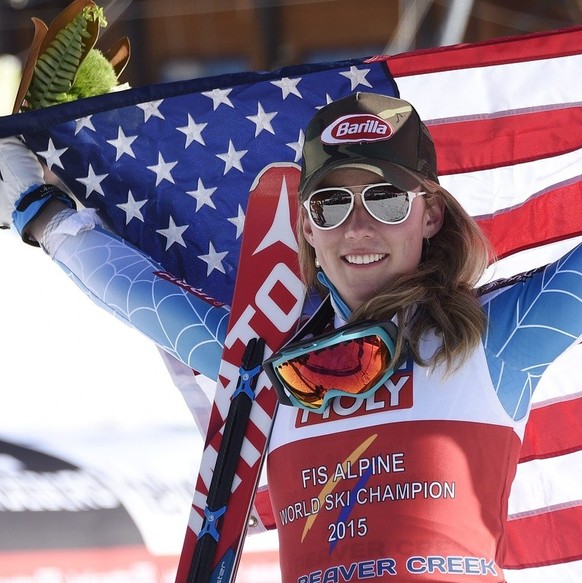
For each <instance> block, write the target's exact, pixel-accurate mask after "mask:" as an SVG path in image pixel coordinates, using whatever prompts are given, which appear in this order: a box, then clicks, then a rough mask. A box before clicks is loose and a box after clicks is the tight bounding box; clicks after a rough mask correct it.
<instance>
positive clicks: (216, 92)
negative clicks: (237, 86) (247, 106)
mask: <svg viewBox="0 0 582 583" xmlns="http://www.w3.org/2000/svg"><path fill="white" fill-rule="evenodd" d="M231 91H232V89H213V90H212V91H203V92H202V95H204V96H205V97H208V98H209V99H212V108H213V109H214V111H216V110H217V109H218V106H219V105H220V104H221V103H224V105H228V106H229V107H232V108H233V109H234V105H233V104H232V101H231V100H230V99H229V98H228V95H229V93H230V92H231Z"/></svg>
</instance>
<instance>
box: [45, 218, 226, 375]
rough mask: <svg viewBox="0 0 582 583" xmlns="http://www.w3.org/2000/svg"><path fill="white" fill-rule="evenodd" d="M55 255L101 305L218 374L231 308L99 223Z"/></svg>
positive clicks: (160, 343) (177, 354)
mask: <svg viewBox="0 0 582 583" xmlns="http://www.w3.org/2000/svg"><path fill="white" fill-rule="evenodd" d="M53 259H54V260H55V261H56V262H57V263H58V264H59V265H60V266H61V267H62V268H63V269H64V270H65V271H66V272H67V274H68V275H69V277H70V278H71V279H72V280H73V281H75V283H76V284H77V285H78V286H79V287H80V288H81V289H82V290H83V291H84V292H85V293H86V294H87V295H88V296H89V297H90V298H91V299H92V300H93V301H94V302H95V303H96V304H98V305H99V306H101V307H103V308H105V309H106V310H107V311H109V312H111V313H113V314H114V315H115V316H116V317H117V318H119V319H120V320H122V321H124V322H125V323H127V324H129V325H130V326H133V327H135V328H137V329H138V330H139V331H140V332H142V333H143V334H145V335H146V336H148V337H149V338H151V339H152V340H153V341H154V342H155V343H156V344H157V345H158V346H159V347H160V348H161V349H162V350H164V351H165V352H167V353H168V354H170V355H171V356H173V357H174V358H176V359H178V360H179V361H181V362H182V363H184V364H186V365H187V366H188V367H190V368H192V369H195V370H196V371H197V372H200V373H202V374H204V375H205V376H207V377H209V378H211V379H215V378H217V375H218V368H219V365H220V360H221V356H222V348H223V345H224V338H225V336H226V326H227V323H228V316H229V311H230V310H229V308H228V306H224V305H221V304H219V303H217V302H214V301H212V300H211V298H207V297H203V296H202V295H201V294H200V293H198V292H197V290H195V289H193V288H192V287H191V286H188V285H186V284H185V283H184V282H181V281H177V280H176V279H175V278H173V277H171V275H170V274H168V273H166V272H164V271H163V269H162V268H161V267H160V266H159V265H158V264H156V263H155V262H153V261H152V260H151V259H150V258H149V257H147V256H146V255H145V254H144V253H142V252H141V251H140V250H138V249H137V248H135V247H133V246H132V245H129V244H128V243H126V242H125V241H123V240H121V239H119V238H117V237H116V236H115V235H113V234H111V233H109V232H107V231H105V230H103V229H100V228H98V227H97V228H94V229H91V230H86V231H83V232H80V233H78V234H76V235H74V236H67V237H65V238H64V241H63V242H62V243H61V244H60V245H59V247H58V251H56V253H55V254H54V256H53Z"/></svg>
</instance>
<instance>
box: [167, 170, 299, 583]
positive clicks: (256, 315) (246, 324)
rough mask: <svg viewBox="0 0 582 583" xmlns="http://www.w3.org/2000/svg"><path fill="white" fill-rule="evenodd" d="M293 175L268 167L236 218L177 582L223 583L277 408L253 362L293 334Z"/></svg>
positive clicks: (237, 549) (234, 558) (230, 573)
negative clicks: (227, 295) (236, 255)
mask: <svg viewBox="0 0 582 583" xmlns="http://www.w3.org/2000/svg"><path fill="white" fill-rule="evenodd" d="M298 182H299V171H298V168H297V167H296V166H292V165H271V166H268V167H267V168H265V169H264V170H263V172H262V173H261V175H260V176H259V177H258V178H257V180H256V181H255V183H254V185H253V188H252V189H251V193H250V195H249V201H248V206H247V211H246V218H245V229H244V234H243V241H242V246H241V255H240V260H239V270H238V276H237V282H236V287H235V294H234V300H233V305H232V311H231V315H230V320H229V331H228V334H227V337H226V341H225V348H224V351H223V359H222V362H221V366H220V371H219V379H218V383H217V389H216V397H215V401H214V404H213V408H212V413H211V418H210V423H209V426H208V432H207V436H206V443H205V447H204V452H203V456H202V461H201V466H200V471H199V476H198V480H197V483H196V489H195V493H194V500H193V503H192V509H191V513H190V519H189V523H188V529H187V532H186V537H185V541H184V547H183V550H182V555H181V558H180V563H179V566H178V573H177V578H176V581H177V583H230V582H232V581H234V580H235V577H236V571H237V567H238V563H239V560H240V555H241V552H242V546H243V543H244V538H245V535H246V531H247V526H248V522H249V519H250V514H251V510H252V505H253V501H254V494H255V491H256V488H257V485H258V482H259V478H260V474H261V469H262V466H263V461H264V459H265V455H266V450H267V445H268V438H269V434H270V431H271V426H272V422H273V419H274V416H275V411H276V408H277V399H276V396H275V393H274V390H273V389H272V387H271V386H270V384H269V381H268V379H267V377H266V375H265V374H264V373H262V367H261V363H262V362H263V360H264V359H265V358H266V357H267V356H268V355H270V354H271V353H272V352H273V351H274V350H275V349H277V348H279V346H280V345H281V344H282V343H283V342H284V341H285V339H286V338H288V337H289V336H290V335H291V334H292V333H293V331H294V330H295V328H296V325H297V322H298V320H299V317H300V315H301V310H302V307H303V298H304V295H305V293H304V292H305V290H304V286H303V284H302V283H301V281H300V279H299V277H298V268H297V242H296V238H295V234H294V224H295V219H296V216H295V214H296V207H297V202H296V198H295V197H296V194H295V193H296V191H297V185H298Z"/></svg>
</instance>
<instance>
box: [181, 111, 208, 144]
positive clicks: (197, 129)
mask: <svg viewBox="0 0 582 583" xmlns="http://www.w3.org/2000/svg"><path fill="white" fill-rule="evenodd" d="M207 125H208V124H207V123H196V122H195V121H194V119H193V118H192V116H191V115H190V114H188V125H185V126H182V127H179V128H176V129H177V130H178V131H179V132H182V133H183V134H184V135H185V136H186V145H185V146H184V147H185V148H187V147H188V146H189V145H190V144H191V143H192V142H198V143H199V144H202V145H203V146H205V145H206V143H205V142H204V138H203V137H202V131H203V130H204V128H205V127H206V126H207Z"/></svg>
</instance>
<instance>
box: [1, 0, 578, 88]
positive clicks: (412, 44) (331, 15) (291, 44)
mask: <svg viewBox="0 0 582 583" xmlns="http://www.w3.org/2000/svg"><path fill="white" fill-rule="evenodd" d="M67 4H68V2H67V0H0V54H12V55H15V56H17V57H18V58H19V59H20V60H22V58H23V57H24V56H25V53H26V51H27V49H28V47H29V45H30V42H31V39H32V32H33V27H32V23H31V21H30V19H31V17H32V16H35V17H37V18H40V19H41V20H43V21H44V22H46V23H47V24H48V23H49V22H50V21H51V20H52V19H53V18H54V17H55V16H56V15H57V14H58V13H59V12H60V11H61V10H62V9H63V8H64V7H65V6H66V5H67ZM99 4H100V5H101V6H103V7H104V8H105V13H106V16H107V19H108V21H109V23H110V24H109V26H108V27H107V28H106V29H105V30H103V31H102V37H101V39H102V40H101V43H100V46H101V47H102V48H107V47H108V46H109V45H112V44H113V43H114V42H115V41H116V40H117V39H118V38H119V37H121V36H128V37H129V38H130V39H131V42H132V44H133V47H134V50H133V54H132V58H131V61H130V64H129V67H128V69H127V71H126V74H125V78H124V81H128V82H129V83H130V84H131V85H133V86H137V85H143V84H146V83H158V82H164V81H173V80H178V79H186V78H194V77H206V76H210V75H215V74H220V73H225V72H235V71H241V70H271V69H275V68H279V67H281V66H286V65H292V64H298V63H308V62H319V61H329V60H339V59H343V58H351V57H363V56H368V55H376V54H394V53H399V52H404V51H410V50H415V49H422V48H427V47H436V46H440V45H449V44H455V43H459V42H477V41H483V40H486V39H491V38H495V37H500V36H508V35H518V34H523V33H528V32H533V31H541V30H550V29H556V28H562V27H566V26H571V25H573V24H577V23H580V22H582V0H164V1H161V0H109V1H104V2H100V3H99ZM108 43H109V44H108Z"/></svg>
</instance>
